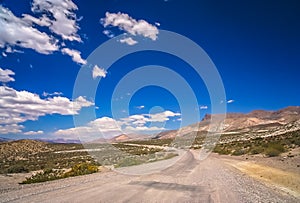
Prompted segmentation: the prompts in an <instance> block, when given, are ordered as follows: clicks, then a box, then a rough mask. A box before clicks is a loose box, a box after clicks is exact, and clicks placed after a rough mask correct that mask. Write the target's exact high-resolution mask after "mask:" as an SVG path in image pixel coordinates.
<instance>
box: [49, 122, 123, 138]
mask: <svg viewBox="0 0 300 203" xmlns="http://www.w3.org/2000/svg"><path fill="white" fill-rule="evenodd" d="M101 133H103V134H104V135H105V136H106V137H107V138H109V137H113V136H117V135H120V134H122V131H121V129H120V128H119V125H118V124H117V122H116V121H115V120H114V119H112V118H109V117H102V118H98V119H96V120H93V121H91V122H89V123H88V124H87V125H85V126H79V127H74V128H69V129H64V130H63V129H61V130H58V131H56V132H55V133H54V135H56V136H61V137H64V138H69V139H74V138H78V137H80V138H81V139H83V140H90V141H91V140H93V139H97V138H99V137H101V135H102V134H101Z"/></svg>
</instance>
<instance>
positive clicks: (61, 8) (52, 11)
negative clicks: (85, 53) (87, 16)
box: [27, 0, 81, 42]
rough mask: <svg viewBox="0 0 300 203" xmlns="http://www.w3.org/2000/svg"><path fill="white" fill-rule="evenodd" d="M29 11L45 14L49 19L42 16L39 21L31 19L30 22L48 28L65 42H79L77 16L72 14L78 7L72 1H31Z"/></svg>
mask: <svg viewBox="0 0 300 203" xmlns="http://www.w3.org/2000/svg"><path fill="white" fill-rule="evenodd" d="M31 10H32V11H33V12H34V13H47V15H50V17H51V18H48V17H46V16H45V15H43V16H42V18H41V19H39V20H36V19H31V21H32V22H34V23H37V24H39V25H45V26H49V29H50V30H51V31H52V32H53V33H55V34H57V35H59V36H61V37H62V38H63V39H65V40H69V41H78V42H81V38H80V36H79V35H78V34H77V31H78V30H79V26H78V25H77V16H76V14H75V13H74V12H73V11H75V10H78V7H77V5H76V4H75V3H73V2H72V0H47V1H45V0H33V2H32V8H31ZM27 19H28V17H27ZM29 19H30V18H29Z"/></svg>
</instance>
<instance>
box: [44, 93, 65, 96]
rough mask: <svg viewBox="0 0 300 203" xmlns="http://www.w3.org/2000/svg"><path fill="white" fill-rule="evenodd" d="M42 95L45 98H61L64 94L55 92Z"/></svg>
mask: <svg viewBox="0 0 300 203" xmlns="http://www.w3.org/2000/svg"><path fill="white" fill-rule="evenodd" d="M42 95H43V96H44V97H48V96H61V95H63V93H62V92H53V93H48V92H43V94H42Z"/></svg>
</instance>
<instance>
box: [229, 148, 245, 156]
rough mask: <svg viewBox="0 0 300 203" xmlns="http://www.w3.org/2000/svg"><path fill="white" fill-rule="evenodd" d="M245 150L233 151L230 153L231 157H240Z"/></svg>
mask: <svg viewBox="0 0 300 203" xmlns="http://www.w3.org/2000/svg"><path fill="white" fill-rule="evenodd" d="M245 153H246V152H245V150H244V149H238V150H234V152H233V153H232V155H234V156H240V155H243V154H245Z"/></svg>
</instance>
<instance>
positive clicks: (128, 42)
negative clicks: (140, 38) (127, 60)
mask: <svg viewBox="0 0 300 203" xmlns="http://www.w3.org/2000/svg"><path fill="white" fill-rule="evenodd" d="M120 42H121V43H126V44H128V45H130V46H132V45H135V44H137V43H138V42H137V41H135V40H134V39H132V38H131V37H126V38H124V39H120Z"/></svg>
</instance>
